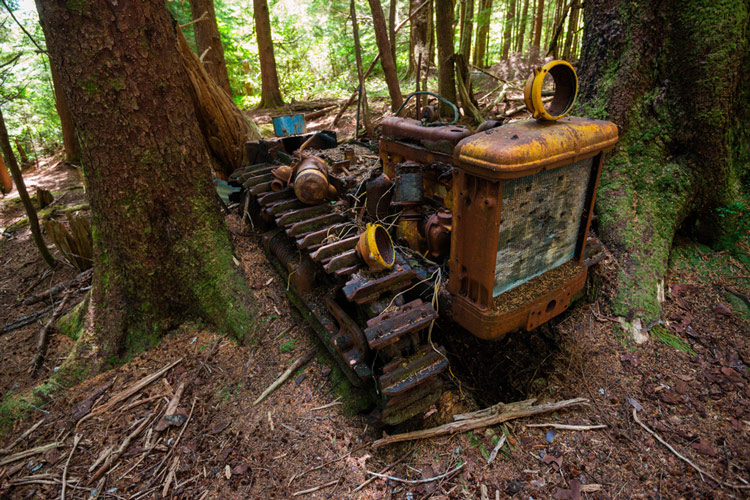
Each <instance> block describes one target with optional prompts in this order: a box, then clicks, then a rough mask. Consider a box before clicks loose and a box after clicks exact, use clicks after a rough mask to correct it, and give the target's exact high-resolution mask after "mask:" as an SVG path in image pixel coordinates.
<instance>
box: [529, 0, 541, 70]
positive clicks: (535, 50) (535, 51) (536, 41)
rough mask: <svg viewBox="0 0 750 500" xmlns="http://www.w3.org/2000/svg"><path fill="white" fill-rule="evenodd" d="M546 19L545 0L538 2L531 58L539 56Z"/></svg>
mask: <svg viewBox="0 0 750 500" xmlns="http://www.w3.org/2000/svg"><path fill="white" fill-rule="evenodd" d="M543 21H544V0H539V1H538V2H537V4H536V17H535V19H534V38H533V40H532V41H531V54H530V55H531V58H532V59H536V58H538V57H539V47H540V46H541V43H542V23H543Z"/></svg>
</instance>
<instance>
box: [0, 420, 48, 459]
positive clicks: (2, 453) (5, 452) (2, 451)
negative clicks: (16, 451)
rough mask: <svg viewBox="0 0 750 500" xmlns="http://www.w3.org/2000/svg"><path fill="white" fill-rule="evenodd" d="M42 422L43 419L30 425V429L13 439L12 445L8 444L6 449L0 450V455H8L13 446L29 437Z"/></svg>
mask: <svg viewBox="0 0 750 500" xmlns="http://www.w3.org/2000/svg"><path fill="white" fill-rule="evenodd" d="M42 422H44V419H41V420H40V421H39V422H37V423H35V424H34V425H32V426H31V427H29V428H28V429H26V431H25V432H24V433H23V434H21V435H20V436H18V437H17V438H16V439H15V441H13V442H12V443H10V444H9V445H8V446H7V447H6V448H0V455H7V454H8V453H10V450H12V449H13V448H15V446H16V445H17V444H18V443H20V442H21V441H23V440H24V439H26V438H27V437H29V434H31V433H32V432H34V431H35V430H36V428H37V427H39V426H40V425H42Z"/></svg>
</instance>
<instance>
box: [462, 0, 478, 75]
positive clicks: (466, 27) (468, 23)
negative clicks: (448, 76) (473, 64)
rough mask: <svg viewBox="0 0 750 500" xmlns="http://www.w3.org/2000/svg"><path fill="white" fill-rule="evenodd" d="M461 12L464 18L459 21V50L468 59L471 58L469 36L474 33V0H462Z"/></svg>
mask: <svg viewBox="0 0 750 500" xmlns="http://www.w3.org/2000/svg"><path fill="white" fill-rule="evenodd" d="M462 12H463V13H464V18H463V20H462V21H461V41H460V44H459V47H460V48H459V52H460V53H461V54H463V56H464V58H465V59H466V60H467V61H468V60H469V58H471V38H472V35H473V34H474V33H473V32H474V0H464V7H463V10H462Z"/></svg>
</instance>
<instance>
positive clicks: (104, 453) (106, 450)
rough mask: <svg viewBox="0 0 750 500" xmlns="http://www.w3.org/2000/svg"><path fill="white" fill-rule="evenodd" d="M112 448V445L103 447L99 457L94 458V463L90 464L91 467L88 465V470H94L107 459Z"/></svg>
mask: <svg viewBox="0 0 750 500" xmlns="http://www.w3.org/2000/svg"><path fill="white" fill-rule="evenodd" d="M113 449H114V447H113V446H107V447H106V448H104V450H103V451H102V452H101V453H100V454H99V457H98V458H97V459H96V460H94V463H93V464H91V467H89V472H94V470H96V468H97V467H99V465H100V464H101V463H102V462H104V461H105V460H107V458H109V456H110V455H111V454H112V450H113Z"/></svg>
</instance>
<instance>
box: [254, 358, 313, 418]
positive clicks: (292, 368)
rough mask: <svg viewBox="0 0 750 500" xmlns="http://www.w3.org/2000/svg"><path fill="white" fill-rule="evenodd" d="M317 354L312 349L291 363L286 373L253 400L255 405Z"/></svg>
mask: <svg viewBox="0 0 750 500" xmlns="http://www.w3.org/2000/svg"><path fill="white" fill-rule="evenodd" d="M314 356H315V351H310V352H308V353H307V354H305V355H304V356H302V357H301V358H298V359H297V360H296V361H295V362H294V363H292V364H291V366H290V367H289V368H287V369H286V371H285V372H284V373H282V374H281V376H280V377H279V378H277V379H276V380H275V381H274V383H272V384H271V385H269V386H268V388H267V389H266V390H265V391H263V393H262V394H261V395H260V396H258V399H256V400H255V401H253V406H255V405H257V404H258V403H260V402H261V401H263V400H264V399H266V398H267V397H268V395H269V394H271V393H272V392H273V391H275V390H276V389H278V388H279V387H280V386H281V385H282V384H283V383H284V382H286V380H287V379H288V378H289V377H291V376H292V374H293V373H294V372H295V371H297V370H298V369H299V368H300V367H302V366H303V365H305V364H306V363H308V362H309V361H310V360H311V359H313V357H314Z"/></svg>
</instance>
